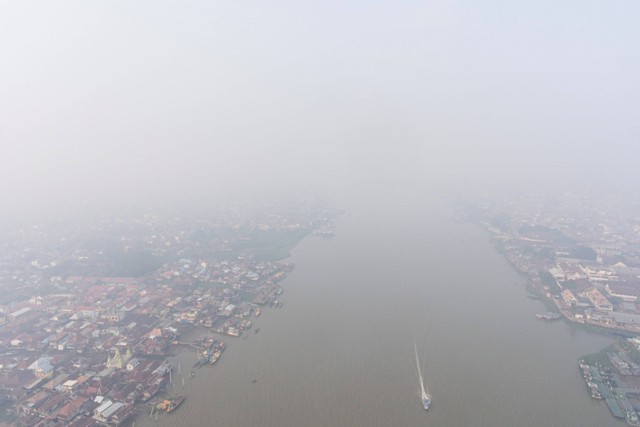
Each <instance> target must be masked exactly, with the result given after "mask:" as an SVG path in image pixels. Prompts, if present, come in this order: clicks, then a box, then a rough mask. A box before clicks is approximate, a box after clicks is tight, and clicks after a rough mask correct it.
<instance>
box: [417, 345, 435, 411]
mask: <svg viewBox="0 0 640 427" xmlns="http://www.w3.org/2000/svg"><path fill="white" fill-rule="evenodd" d="M413 349H414V350H415V353H416V366H417V367H418V380H419V381H420V393H421V395H420V398H421V400H422V407H423V408H424V410H425V411H426V410H428V409H429V407H430V406H431V394H429V392H428V391H427V390H426V389H425V386H424V379H423V378H422V370H421V369H420V359H419V358H418V347H417V346H416V342H415V340H414V341H413Z"/></svg>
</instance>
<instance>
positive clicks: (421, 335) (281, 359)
mask: <svg viewBox="0 0 640 427" xmlns="http://www.w3.org/2000/svg"><path fill="white" fill-rule="evenodd" d="M371 199H374V198H371ZM407 201H408V200H402V199H401V198H400V199H399V200H394V201H393V202H389V203H383V202H379V203H381V204H382V205H383V206H380V205H378V204H376V203H374V202H373V201H371V202H370V203H366V202H365V203H360V204H356V203H354V204H353V206H350V207H347V208H348V211H347V213H346V214H345V215H343V216H341V217H340V218H339V219H338V220H337V226H336V236H335V237H334V238H333V239H330V240H329V239H323V238H320V237H313V236H309V237H307V238H305V239H304V240H303V241H302V242H301V243H300V244H299V245H298V246H297V247H296V248H295V249H294V251H293V254H292V258H291V261H293V262H294V263H295V265H296V269H295V270H294V271H293V272H292V273H291V274H290V275H289V276H288V278H287V279H286V280H285V281H284V282H283V287H284V289H285V292H284V294H283V297H282V301H283V302H284V306H283V307H282V308H266V309H265V310H263V315H262V316H260V317H259V318H258V319H256V321H255V325H254V328H255V327H260V333H257V334H256V333H254V332H253V331H249V333H248V334H247V333H245V336H246V337H247V338H246V339H243V338H236V339H231V338H227V339H225V341H226V342H227V343H228V344H229V345H228V349H227V351H226V352H225V353H224V355H223V356H222V359H221V360H220V361H219V362H218V364H217V365H216V366H215V367H213V368H202V369H200V370H198V371H197V375H196V376H195V377H194V378H189V377H188V376H186V378H185V380H184V386H183V385H182V382H181V380H179V379H178V380H177V381H176V384H175V385H174V387H175V390H173V391H172V392H173V393H175V394H185V395H186V396H187V400H186V401H185V403H184V404H183V405H182V406H181V407H180V408H179V409H178V410H177V411H176V412H175V413H172V414H160V416H159V417H157V419H155V417H154V418H151V419H150V418H149V417H146V416H144V415H143V416H140V417H138V419H137V420H136V425H143V426H153V425H158V426H235V427H238V426H247V427H250V426H264V427H302V426H306V427H320V426H381V427H382V426H385V427H387V426H421V427H422V426H456V427H459V426H476V427H477V426H487V427H489V426H491V427H495V426H509V427H511V426H521V427H528V426H531V427H539V426H576V427H577V426H580V427H590V426H593V427H596V426H597V427H601V426H604V425H618V424H619V425H624V424H623V423H619V422H617V421H616V420H615V419H614V418H613V417H612V416H611V415H610V413H609V411H608V410H607V408H606V406H605V404H604V403H603V402H597V401H594V400H593V399H591V398H590V397H589V396H588V394H587V391H586V386H585V384H584V380H583V379H582V378H581V376H580V375H579V371H578V368H577V365H576V363H577V359H578V358H579V357H580V356H581V355H583V354H587V353H591V352H594V351H597V350H599V349H600V348H601V347H603V346H606V345H608V344H609V343H611V342H612V338H611V337H607V336H605V335H600V334H594V333H590V332H586V331H583V330H580V329H579V328H576V327H575V326H573V325H570V324H567V323H565V322H563V321H558V322H553V323H545V322H542V321H539V320H537V319H536V318H535V314H536V313H538V312H540V311H545V308H544V306H543V305H542V303H541V302H540V301H536V300H532V299H529V298H527V297H526V291H525V286H524V284H525V279H524V278H523V277H521V276H519V275H518V274H516V273H515V272H514V270H513V269H512V268H511V267H510V266H509V265H508V264H507V263H506V262H505V260H504V259H503V258H502V257H501V256H500V255H499V254H498V253H497V252H496V251H495V250H494V249H493V247H492V245H491V243H490V242H489V239H488V235H487V234H486V233H485V232H484V231H483V230H482V229H480V228H479V227H477V226H475V225H472V224H461V223H456V222H453V221H452V220H451V219H450V218H451V212H450V211H449V210H448V208H447V207H446V206H445V204H444V203H441V202H431V203H427V202H424V203H422V204H419V203H413V202H412V203H405V202H407ZM389 206H394V208H393V209H390V208H389ZM405 206H411V208H405ZM390 211H392V212H393V213H390ZM414 337H415V339H416V341H417V342H418V348H419V350H420V354H421V358H422V361H423V363H424V376H425V379H426V382H427V385H428V388H429V390H430V391H431V393H432V395H433V403H432V408H431V409H430V410H429V411H428V412H425V411H424V410H423V409H422V407H421V403H420V400H419V391H418V387H419V385H418V380H417V377H416V373H415V368H414V353H413V339H414ZM194 359H195V355H194V354H193V353H191V352H189V351H184V352H182V353H181V354H180V355H179V357H178V358H177V359H176V360H174V363H178V362H179V363H180V364H181V366H182V371H183V373H184V371H188V370H190V366H191V365H192V364H193V361H194ZM185 367H188V368H185Z"/></svg>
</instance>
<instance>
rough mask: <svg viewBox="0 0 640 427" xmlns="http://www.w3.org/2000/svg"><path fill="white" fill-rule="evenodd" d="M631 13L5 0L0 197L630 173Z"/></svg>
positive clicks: (587, 8)
mask: <svg viewBox="0 0 640 427" xmlns="http://www.w3.org/2000/svg"><path fill="white" fill-rule="evenodd" d="M638 22H640V2H638V1H637V0H628V1H615V2H609V1H584V0H581V1H557V0H553V1H550V0H549V1H547V0H541V1H529V2H525V1H507V0H505V1H439V0H436V1H393V2H392V1H329V0H323V1H311V2H306V1H287V2H282V1H271V2H270V1H244V0H241V1H238V0H235V1H180V2H168V1H157V0H154V1H86V0H82V1H42V2H36V1H0V120H1V122H0V144H1V147H2V150H1V153H0V196H1V197H2V199H3V202H2V204H3V205H4V206H7V208H4V209H9V208H8V206H12V205H14V204H19V205H25V206H26V205H27V204H31V205H39V206H40V207H42V206H43V205H46V204H47V203H52V202H56V201H59V200H66V199H69V198H72V199H84V198H88V197H93V198H96V197H97V198H101V199H104V200H111V199H118V198H124V199H127V198H130V197H137V196H138V195H141V194H147V195H148V194H152V195H153V196H154V197H162V198H171V197H176V196H177V195H179V194H183V193H189V194H192V193H195V192H202V194H215V193H217V192H220V191H228V189H232V190H236V189H237V190H238V191H247V192H252V191H255V190H256V189H257V190H258V191H264V190H268V189H273V188H277V189H287V190H289V191H301V190H304V189H307V188H316V187H317V186H318V185H320V183H323V182H324V183H331V185H335V183H337V182H340V183H343V185H344V186H345V187H350V188H360V186H363V187H362V188H365V187H364V186H366V185H369V184H374V185H387V186H394V185H397V186H402V185H405V184H406V183H419V185H425V186H434V185H437V186H451V188H453V187H459V186H465V185H476V186H478V185H480V186H481V185H493V186H496V185H499V184H504V185H509V186H519V185H523V186H525V185H530V184H532V183H537V182H541V183H546V184H548V183H549V182H553V181H554V180H558V179H560V180H564V181H570V182H581V180H582V179H583V178H584V177H587V176H589V177H591V180H590V181H589V183H590V184H592V183H593V182H597V181H599V180H608V181H614V180H616V179H624V180H626V182H627V183H634V182H636V183H638V184H640V173H639V172H638V170H639V169H640V168H639V167H638V163H639V159H640V147H639V146H640V140H639V138H638V137H639V135H640V124H639V123H640V120H639V119H640V117H639V115H640V114H639V113H640V107H639V101H640V25H638ZM415 188H419V186H418V187H415ZM58 203H59V202H58Z"/></svg>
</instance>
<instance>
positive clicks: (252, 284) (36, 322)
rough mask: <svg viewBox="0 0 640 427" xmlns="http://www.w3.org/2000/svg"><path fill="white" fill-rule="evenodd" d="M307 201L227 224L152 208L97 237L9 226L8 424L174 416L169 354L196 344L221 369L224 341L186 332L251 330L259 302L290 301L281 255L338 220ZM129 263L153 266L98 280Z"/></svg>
mask: <svg viewBox="0 0 640 427" xmlns="http://www.w3.org/2000/svg"><path fill="white" fill-rule="evenodd" d="M296 209H297V210H290V211H288V212H285V213H280V212H277V211H266V213H265V211H264V210H262V211H260V212H261V214H260V215H259V216H245V217H242V216H241V215H240V214H238V213H237V212H236V215H237V217H236V219H235V220H234V221H228V222H222V221H220V220H219V218H218V219H217V222H212V221H210V222H203V221H191V222H190V221H189V220H187V219H180V220H176V219H175V218H174V217H170V216H167V217H161V216H158V215H148V216H143V217H142V218H139V217H134V218H128V219H118V220H117V221H108V222H105V223H103V224H101V225H98V226H96V228H95V229H94V230H93V233H89V234H87V233H86V231H85V230H84V229H82V228H81V227H77V228H70V229H62V230H60V229H59V230H58V232H59V233H60V234H59V235H57V236H56V235H54V236H47V235H45V234H43V232H42V231H41V229H40V228H39V227H36V226H34V227H32V228H31V229H21V230H19V231H18V232H17V233H16V232H13V234H9V238H8V239H7V240H5V242H6V243H4V246H3V247H2V248H1V249H2V252H3V257H2V260H3V262H2V265H1V266H0V289H1V290H2V293H3V295H2V301H3V305H2V306H0V398H1V399H2V411H3V413H2V418H3V420H4V421H5V422H13V423H16V424H19V425H29V426H93V425H105V426H107V425H108V426H118V425H123V424H125V423H130V422H132V420H133V419H134V417H135V415H136V413H138V412H140V411H141V410H143V408H147V409H144V410H148V408H149V407H152V408H159V409H157V410H159V411H167V412H168V411H170V410H173V409H174V408H175V406H177V405H173V406H172V405H168V404H167V403H166V402H167V401H166V400H162V399H161V396H162V395H163V392H164V391H165V390H166V388H167V383H168V382H169V381H170V378H171V372H172V370H174V369H175V367H173V366H171V364H170V363H169V360H168V357H169V356H170V355H171V354H173V353H175V352H176V351H178V348H179V346H181V345H185V344H186V345H189V346H191V347H193V348H197V349H198V352H199V355H201V357H202V358H203V359H204V358H205V357H206V358H207V360H208V361H209V362H210V363H211V364H213V363H215V360H217V358H219V356H220V354H221V352H222V351H223V350H224V343H222V341H221V339H216V340H213V339H212V340H211V341H210V342H206V343H205V342H198V343H192V342H187V343H185V342H183V341H181V337H182V336H183V334H184V333H185V332H188V331H189V330H191V329H192V328H205V329H207V330H209V331H211V332H210V333H211V334H213V333H215V334H217V336H218V337H225V336H227V337H231V339H232V338H233V337H238V336H240V335H242V334H243V332H244V331H246V330H247V329H249V328H251V325H252V321H251V319H252V318H254V317H256V316H258V315H259V314H260V307H261V306H269V305H271V306H273V305H274V304H275V305H277V304H281V303H280V302H279V301H277V299H278V297H279V295H280V294H281V293H282V287H281V286H280V285H279V283H280V282H281V281H282V280H283V279H284V278H285V277H286V275H287V273H288V272H289V271H291V269H293V265H292V264H291V263H288V262H284V261H279V259H282V258H284V257H286V255H287V250H288V249H290V248H291V247H292V246H293V245H294V244H295V243H297V242H298V241H299V240H300V239H301V238H302V237H304V236H305V235H306V234H308V233H309V232H311V231H313V230H319V229H323V227H325V228H327V227H328V228H330V227H331V222H330V221H331V216H332V214H330V213H328V212H326V211H322V210H317V209H316V208H315V207H310V206H308V205H305V204H300V205H298V206H297V207H296ZM116 230H118V231H116ZM88 236H89V237H88ZM38 242H40V244H38ZM57 243H59V245H58V246H56V244H57ZM109 251H111V252H112V253H111V255H109V254H108V252H109ZM114 260H115V261H114ZM132 260H137V261H139V260H143V261H145V262H147V266H146V268H147V271H145V272H144V274H139V275H126V276H125V275H117V276H116V275H114V276H108V275H101V274H95V273H94V274H91V271H92V268H93V269H94V270H93V271H95V272H96V273H100V272H105V271H108V272H118V271H125V272H126V271H127V270H128V269H130V263H131V262H132ZM63 273H68V274H63ZM18 286H19V287H20V292H12V291H13V290H14V289H15V288H17V287H18ZM27 294H28V296H27ZM212 354H215V359H213V360H212ZM156 401H157V403H156Z"/></svg>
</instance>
